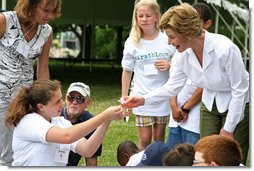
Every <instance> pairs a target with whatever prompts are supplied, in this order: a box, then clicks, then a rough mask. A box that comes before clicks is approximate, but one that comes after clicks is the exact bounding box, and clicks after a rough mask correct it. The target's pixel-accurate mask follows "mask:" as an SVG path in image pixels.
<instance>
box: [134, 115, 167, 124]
mask: <svg viewBox="0 0 254 171" xmlns="http://www.w3.org/2000/svg"><path fill="white" fill-rule="evenodd" d="M135 121H136V126H150V125H153V124H155V123H157V124H168V121H169V116H141V115H136V119H135Z"/></svg>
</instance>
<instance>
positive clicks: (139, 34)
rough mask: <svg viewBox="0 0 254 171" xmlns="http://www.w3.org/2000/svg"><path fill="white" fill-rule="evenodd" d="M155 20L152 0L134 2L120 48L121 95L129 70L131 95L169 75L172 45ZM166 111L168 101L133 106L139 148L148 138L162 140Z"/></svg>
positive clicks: (124, 92) (157, 14)
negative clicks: (126, 33) (121, 57)
mask: <svg viewBox="0 0 254 171" xmlns="http://www.w3.org/2000/svg"><path fill="white" fill-rule="evenodd" d="M159 20H160V7H159V5H158V3H157V2H156V1H155V0H140V1H138V2H137V3H136V4H135V7H134V12H133V19H132V29H131V32H130V36H129V38H128V39H127V40H126V42H125V47H124V51H123V59H122V67H123V72H122V97H123V96H127V95H128V93H129V88H130V83H131V79H132V74H133V73H134V76H133V85H132V86H133V87H132V90H131V95H133V96H140V95H144V94H147V93H148V92H150V91H152V90H154V89H156V88H158V87H160V86H162V85H163V84H165V83H166V81H167V80H168V78H169V66H170V60H171V57H172V56H173V54H174V52H175V48H173V46H170V45H168V42H167V36H166V35H165V34H164V33H162V32H161V31H160V30H159ZM169 113H170V108H169V103H168V100H164V101H162V102H160V103H154V104H151V105H144V106H141V107H137V108H134V109H133V114H135V115H136V126H138V130H139V148H140V149H141V150H143V149H144V148H145V147H146V146H148V145H149V144H150V143H151V141H152V140H161V141H164V137H165V127H166V124H167V123H168V119H169Z"/></svg>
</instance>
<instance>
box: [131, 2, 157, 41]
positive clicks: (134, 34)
mask: <svg viewBox="0 0 254 171" xmlns="http://www.w3.org/2000/svg"><path fill="white" fill-rule="evenodd" d="M140 6H146V7H149V8H151V9H152V10H153V11H154V12H155V14H156V15H158V21H157V22H156V23H155V28H156V29H157V30H159V21H160V17H161V13H160V6H159V4H158V3H157V1H156V0H140V1H136V2H135V6H134V10H133V15H132V27H131V32H130V37H131V38H132V40H133V41H134V43H135V44H136V45H138V44H139V41H140V39H141V36H142V30H141V29H140V28H139V26H138V21H137V10H138V8H139V7H140Z"/></svg>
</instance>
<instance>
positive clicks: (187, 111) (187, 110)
mask: <svg viewBox="0 0 254 171" xmlns="http://www.w3.org/2000/svg"><path fill="white" fill-rule="evenodd" d="M181 109H182V111H183V112H185V113H189V112H190V109H185V108H184V105H182V106H181Z"/></svg>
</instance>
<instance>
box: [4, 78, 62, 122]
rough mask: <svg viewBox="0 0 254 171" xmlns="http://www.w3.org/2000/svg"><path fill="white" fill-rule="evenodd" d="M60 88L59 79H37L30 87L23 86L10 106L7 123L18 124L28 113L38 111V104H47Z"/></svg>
mask: <svg viewBox="0 0 254 171" xmlns="http://www.w3.org/2000/svg"><path fill="white" fill-rule="evenodd" d="M60 88H61V83H60V82H59V81H57V80H53V81H51V80H36V81H34V82H33V84H32V85H31V86H30V87H22V88H21V90H20V91H19V93H18V95H17V96H16V98H15V99H14V100H13V101H12V102H11V104H10V106H9V108H8V111H7V115H6V124H7V125H8V126H17V124H18V123H19V122H20V120H21V119H22V118H23V117H24V116H25V115H26V114H28V113H31V112H37V111H38V108H37V104H39V103H41V104H43V105H46V104H47V103H48V102H49V101H50V99H51V98H52V96H53V95H54V94H55V92H56V91H57V90H58V89H60Z"/></svg>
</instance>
